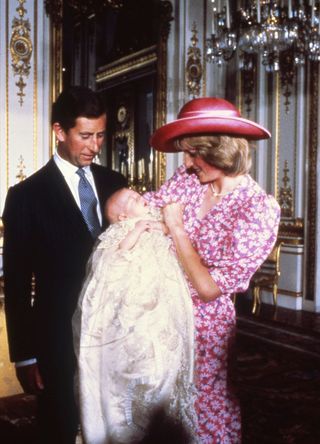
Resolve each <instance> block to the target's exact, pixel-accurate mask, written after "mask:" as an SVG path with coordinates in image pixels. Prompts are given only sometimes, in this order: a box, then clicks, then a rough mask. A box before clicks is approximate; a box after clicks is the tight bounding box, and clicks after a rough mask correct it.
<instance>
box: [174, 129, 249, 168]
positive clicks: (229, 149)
mask: <svg viewBox="0 0 320 444" xmlns="http://www.w3.org/2000/svg"><path fill="white" fill-rule="evenodd" d="M177 147H178V149H179V150H181V149H186V150H190V149H192V150H194V152H195V155H198V156H200V157H201V158H202V159H203V160H204V161H205V162H207V163H208V164H209V165H212V166H214V167H216V168H218V169H219V170H222V171H223V172H224V173H225V174H226V175H227V176H238V175H240V174H247V173H248V172H249V171H250V168H251V164H252V160H251V153H250V146H249V143H248V141H247V139H240V138H237V137H229V136H213V135H210V134H208V135H201V136H189V137H183V138H181V139H179V140H178V141H177Z"/></svg>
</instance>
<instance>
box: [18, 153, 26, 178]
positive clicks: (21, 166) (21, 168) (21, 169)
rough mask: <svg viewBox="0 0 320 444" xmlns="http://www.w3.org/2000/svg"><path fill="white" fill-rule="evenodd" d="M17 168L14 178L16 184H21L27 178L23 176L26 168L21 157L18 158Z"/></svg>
mask: <svg viewBox="0 0 320 444" xmlns="http://www.w3.org/2000/svg"><path fill="white" fill-rule="evenodd" d="M17 168H18V174H17V175H16V178H17V179H18V182H22V181H23V180H24V179H25V178H26V177H27V176H26V175H25V169H26V166H25V164H24V159H23V157H22V156H20V157H19V163H18V166H17Z"/></svg>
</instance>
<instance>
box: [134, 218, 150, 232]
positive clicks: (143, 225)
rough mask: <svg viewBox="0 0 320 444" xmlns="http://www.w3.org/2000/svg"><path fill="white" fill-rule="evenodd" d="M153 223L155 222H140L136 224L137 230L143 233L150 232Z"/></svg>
mask: <svg viewBox="0 0 320 444" xmlns="http://www.w3.org/2000/svg"><path fill="white" fill-rule="evenodd" d="M153 223H154V221H153V220H139V221H138V222H136V225H135V228H136V229H137V230H138V231H139V232H141V233H142V232H143V231H148V230H150V228H152V224H153Z"/></svg>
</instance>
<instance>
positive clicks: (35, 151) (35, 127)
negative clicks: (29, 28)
mask: <svg viewBox="0 0 320 444" xmlns="http://www.w3.org/2000/svg"><path fill="white" fill-rule="evenodd" d="M33 22H34V24H33V29H34V32H33V40H34V61H33V168H34V170H35V171H36V170H37V168H38V48H37V37H38V0H34V20H33Z"/></svg>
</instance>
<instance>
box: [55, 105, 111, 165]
mask: <svg viewBox="0 0 320 444" xmlns="http://www.w3.org/2000/svg"><path fill="white" fill-rule="evenodd" d="M106 123H107V117H106V115H105V114H103V115H102V116H100V117H97V118H90V119H89V118H87V117H78V118H77V119H76V121H75V126H74V127H73V128H70V129H69V130H68V131H67V132H66V131H64V129H63V128H62V127H61V126H60V124H59V123H54V124H53V130H54V132H55V134H56V136H57V139H58V141H59V145H58V153H59V155H60V156H61V157H62V158H63V159H65V160H67V161H68V162H70V163H72V165H75V166H77V167H84V166H87V165H90V164H91V162H92V161H93V159H94V157H95V156H96V154H98V153H99V152H100V150H101V145H102V143H103V140H104V136H105V129H106Z"/></svg>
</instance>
